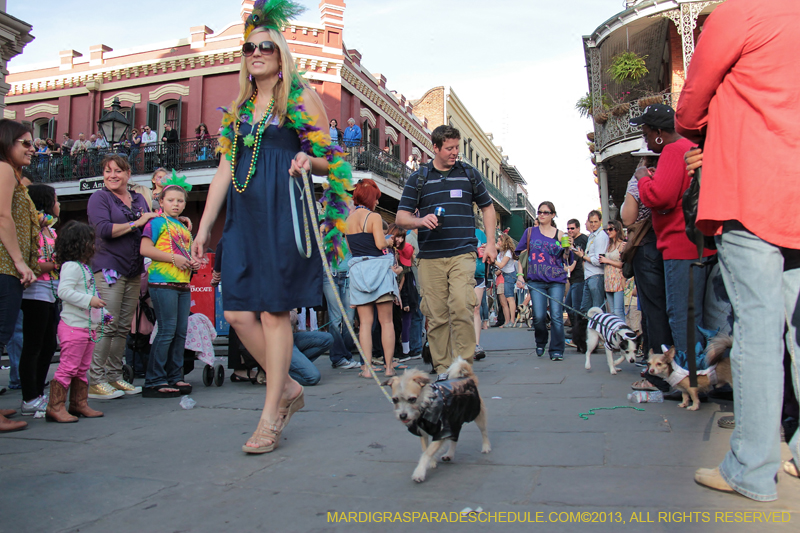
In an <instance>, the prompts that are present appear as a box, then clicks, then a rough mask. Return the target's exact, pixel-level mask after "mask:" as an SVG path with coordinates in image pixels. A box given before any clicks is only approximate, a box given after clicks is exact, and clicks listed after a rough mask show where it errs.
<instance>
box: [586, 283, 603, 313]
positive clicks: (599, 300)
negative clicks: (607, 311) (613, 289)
mask: <svg viewBox="0 0 800 533" xmlns="http://www.w3.org/2000/svg"><path fill="white" fill-rule="evenodd" d="M604 303H606V282H605V276H604V275H602V274H597V275H596V276H592V277H590V278H586V279H585V280H584V282H583V298H581V313H584V314H586V312H587V311H588V310H589V309H591V308H592V307H599V308H600V309H602V308H603V304H604Z"/></svg>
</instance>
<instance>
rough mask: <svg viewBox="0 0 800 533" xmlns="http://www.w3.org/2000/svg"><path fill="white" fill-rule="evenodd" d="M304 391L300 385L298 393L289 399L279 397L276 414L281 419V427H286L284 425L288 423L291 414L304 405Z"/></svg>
mask: <svg viewBox="0 0 800 533" xmlns="http://www.w3.org/2000/svg"><path fill="white" fill-rule="evenodd" d="M305 392H306V390H305V388H303V387H302V385H301V386H300V394H298V395H297V396H295V397H294V398H292V399H291V400H288V399H284V398H281V403H280V404H279V405H278V416H280V417H281V418H282V419H283V428H282V429H286V426H288V425H289V420H291V418H292V415H293V414H295V413H296V412H297V411H299V410H300V409H302V408H303V407H305V406H306V400H305V396H306V395H305Z"/></svg>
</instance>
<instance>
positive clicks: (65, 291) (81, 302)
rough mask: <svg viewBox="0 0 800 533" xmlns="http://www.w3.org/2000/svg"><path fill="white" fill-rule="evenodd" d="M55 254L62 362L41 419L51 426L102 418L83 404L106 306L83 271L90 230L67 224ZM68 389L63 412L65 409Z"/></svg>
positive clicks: (89, 273) (90, 252) (88, 255)
mask: <svg viewBox="0 0 800 533" xmlns="http://www.w3.org/2000/svg"><path fill="white" fill-rule="evenodd" d="M55 255H56V261H58V263H59V264H60V265H61V272H62V277H61V280H62V281H61V282H60V283H59V286H58V297H59V298H61V300H62V302H63V305H62V311H61V322H59V323H58V338H59V340H60V341H61V361H60V363H59V365H58V369H57V370H56V374H55V376H54V377H53V380H52V381H51V382H50V401H49V403H48V404H47V412H46V418H47V420H48V421H50V422H77V421H78V418H77V416H85V417H87V418H97V417H100V416H103V413H102V412H100V411H95V410H94V409H92V408H90V407H89V403H88V401H87V400H88V397H89V384H88V382H87V377H86V373H87V372H88V370H89V365H90V363H91V362H92V352H93V351H94V345H95V343H96V342H97V341H98V340H99V339H98V334H97V327H98V326H99V325H100V324H101V323H102V317H103V311H102V308H103V307H104V306H105V302H103V300H101V299H100V297H99V296H98V294H97V288H96V287H95V283H94V275H93V274H92V270H91V268H90V267H89V266H88V263H89V262H90V261H91V259H92V256H93V255H94V229H92V227H91V226H88V225H86V224H83V223H80V222H75V221H71V222H69V223H67V225H66V226H64V228H63V229H62V231H61V232H59V235H58V239H57V240H56V246H55ZM101 328H102V326H101ZM101 332H102V329H101ZM70 389H72V391H71V393H70V398H69V400H70V402H69V410H67V409H65V405H64V404H65V403H66V400H67V391H68V390H70ZM73 415H76V416H73Z"/></svg>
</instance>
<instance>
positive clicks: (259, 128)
mask: <svg viewBox="0 0 800 533" xmlns="http://www.w3.org/2000/svg"><path fill="white" fill-rule="evenodd" d="M257 95H258V89H256V90H255V91H254V92H253V96H251V97H250V100H248V102H247V103H246V104H245V105H244V106H243V107H244V109H243V110H244V111H245V113H242V115H243V116H244V118H245V119H246V118H247V117H248V116H249V117H250V120H245V122H250V121H252V120H253V119H254V118H255V117H254V112H255V100H256V96H257ZM273 107H275V98H274V97H273V98H271V99H270V101H269V106H268V107H267V110H266V111H265V112H264V114H263V115H262V116H261V120H260V121H259V122H258V124H257V125H256V124H254V125H253V127H254V128H256V135H255V137H254V136H253V132H252V129H251V130H250V133H249V134H247V135H245V137H244V144H245V146H248V147H253V156H252V157H251V158H250V168H249V169H248V171H247V177H246V178H245V180H244V184H240V183H239V182H238V181H237V180H236V149H237V144H238V140H239V126H241V125H242V122H241V121H237V122H236V129H235V130H234V132H235V133H234V137H233V145H232V146H231V151H232V158H231V177H232V180H231V181H232V182H233V188H234V189H236V192H238V193H239V194H241V193H243V192H244V191H245V189H247V186H248V185H249V184H250V178H252V177H253V174H254V173H255V171H256V162H257V161H258V150H259V148H260V146H261V138H262V137H263V136H264V129H265V127H266V124H267V122H268V120H269V117H270V116H271V115H272V108H273ZM253 145H255V146H253Z"/></svg>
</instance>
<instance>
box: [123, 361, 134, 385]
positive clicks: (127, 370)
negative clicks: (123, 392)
mask: <svg viewBox="0 0 800 533" xmlns="http://www.w3.org/2000/svg"><path fill="white" fill-rule="evenodd" d="M133 377H134V374H133V367H131V365H122V379H123V380H125V381H127V382H128V383H133Z"/></svg>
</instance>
